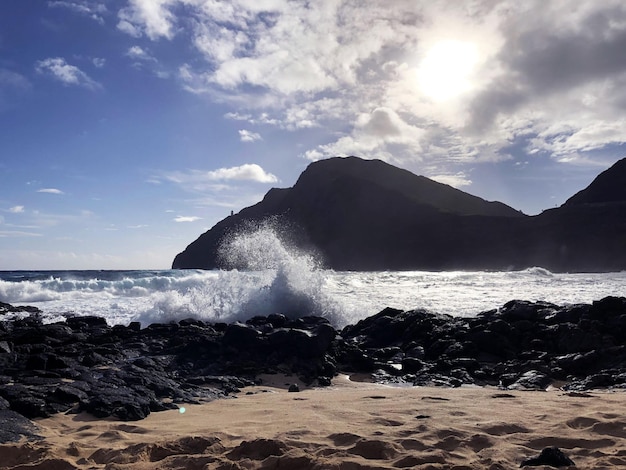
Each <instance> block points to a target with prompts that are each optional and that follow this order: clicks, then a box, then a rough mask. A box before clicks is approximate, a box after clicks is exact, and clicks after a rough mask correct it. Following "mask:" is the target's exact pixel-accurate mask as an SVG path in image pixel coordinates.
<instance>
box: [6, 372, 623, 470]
mask: <svg viewBox="0 0 626 470" xmlns="http://www.w3.org/2000/svg"><path fill="white" fill-rule="evenodd" d="M293 380H294V379H293V378H291V377H283V376H280V375H278V376H264V381H263V384H262V385H260V386H255V387H248V388H245V389H242V390H241V392H240V393H238V394H236V395H235V397H233V398H227V399H219V400H214V401H211V402H208V403H203V404H196V405H180V406H181V408H179V410H169V411H164V412H159V413H152V414H151V415H150V416H148V417H147V418H146V419H144V420H141V421H133V422H128V421H127V422H123V421H117V420H113V419H110V418H108V419H95V418H93V417H91V416H90V415H88V414H85V413H81V414H78V415H72V414H57V415H54V416H53V417H51V418H46V419H40V420H36V421H35V423H36V425H37V426H38V428H39V430H38V434H39V435H41V436H42V439H41V440H36V441H30V442H25V441H21V442H18V443H13V444H5V445H2V446H0V468H8V469H35V468H37V469H49V470H52V469H55V470H65V469H74V468H78V469H105V468H106V469H110V470H114V469H120V470H121V469H131V468H132V469H146V470H147V469H270V468H272V469H273V468H277V469H278V468H280V469H285V468H286V469H379V468H381V469H382V468H433V469H479V468H485V469H492V470H496V469H509V468H518V467H519V466H520V464H521V463H522V462H523V461H524V460H526V459H529V458H532V457H535V456H537V455H539V453H540V452H541V450H542V449H544V448H546V447H558V448H559V449H560V450H561V451H562V452H563V453H564V454H565V455H566V456H567V457H569V458H570V459H571V460H572V461H573V462H574V463H575V465H576V467H577V468H596V469H598V468H614V467H617V466H622V465H626V441H625V440H624V437H626V417H624V416H623V413H621V410H623V409H624V406H625V405H626V394H624V393H623V392H621V391H590V392H584V393H581V392H565V391H562V390H559V389H557V388H551V389H549V390H547V391H544V392H541V391H508V390H506V391H503V390H499V389H497V388H492V387H476V386H467V387H466V386H463V387H459V388H443V387H391V386H385V385H380V384H374V383H370V382H368V381H367V377H366V376H361V377H354V376H353V377H349V376H347V375H340V376H338V377H337V378H335V380H333V385H332V386H331V387H326V388H311V389H307V388H306V387H304V386H302V384H299V385H300V386H301V391H300V392H298V393H292V392H289V391H288V386H289V385H290V384H291V383H292V381H293ZM183 407H184V408H183ZM545 468H549V467H545Z"/></svg>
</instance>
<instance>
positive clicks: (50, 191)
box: [37, 188, 65, 194]
mask: <svg viewBox="0 0 626 470" xmlns="http://www.w3.org/2000/svg"><path fill="white" fill-rule="evenodd" d="M37 192H38V193H48V194H65V193H64V192H63V191H61V190H60V189H56V188H42V189H38V190H37Z"/></svg>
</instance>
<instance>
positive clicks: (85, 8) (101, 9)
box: [48, 0, 108, 24]
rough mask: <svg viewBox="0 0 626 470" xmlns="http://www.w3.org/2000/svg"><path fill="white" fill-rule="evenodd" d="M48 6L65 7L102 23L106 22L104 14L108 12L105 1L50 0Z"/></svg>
mask: <svg viewBox="0 0 626 470" xmlns="http://www.w3.org/2000/svg"><path fill="white" fill-rule="evenodd" d="M48 7H50V8H65V9H67V10H70V11H73V12H74V13H78V14H81V15H85V16H88V17H89V18H91V19H93V20H95V21H97V22H98V23H100V24H104V18H103V16H102V15H104V14H106V13H108V10H107V7H106V5H105V4H104V3H98V2H92V1H89V0H87V1H85V0H82V1H81V2H76V1H74V2H72V1H63V0H57V1H49V2H48Z"/></svg>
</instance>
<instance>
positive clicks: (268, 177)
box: [162, 163, 278, 191]
mask: <svg viewBox="0 0 626 470" xmlns="http://www.w3.org/2000/svg"><path fill="white" fill-rule="evenodd" d="M162 178H163V179H165V180H167V181H171V182H173V183H177V184H181V185H189V186H191V187H195V188H196V189H198V190H201V189H202V188H205V189H211V190H214V191H215V190H220V189H228V186H224V185H221V184H218V183H216V182H220V181H226V182H228V181H252V182H256V183H276V182H277V181H278V178H276V176H274V175H273V174H271V173H268V172H266V171H265V170H264V169H263V168H261V167H260V166H259V165H257V164H255V163H246V164H244V165H241V166H235V167H231V168H219V169H217V170H212V171H202V170H187V171H184V172H183V171H174V172H168V173H164V174H163V175H162Z"/></svg>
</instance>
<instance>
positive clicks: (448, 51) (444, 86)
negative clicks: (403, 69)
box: [417, 40, 478, 101]
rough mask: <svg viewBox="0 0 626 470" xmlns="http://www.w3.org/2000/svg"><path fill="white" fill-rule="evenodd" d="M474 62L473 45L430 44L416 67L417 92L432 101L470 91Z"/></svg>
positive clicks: (453, 43) (475, 56)
mask: <svg viewBox="0 0 626 470" xmlns="http://www.w3.org/2000/svg"><path fill="white" fill-rule="evenodd" d="M477 63H478V51H477V49H476V45H475V44H474V43H471V42H466V41H457V40H446V41H440V42H437V43H435V44H433V45H432V46H431V47H430V49H428V50H427V51H426V54H425V56H424V58H423V59H422V61H421V62H420V64H419V66H418V67H417V83H418V86H419V88H420V91H421V92H422V93H424V94H425V95H426V96H428V97H429V98H431V99H432V100H434V101H447V100H450V99H453V98H456V97H458V96H460V95H462V94H464V93H466V92H468V91H469V90H471V89H472V85H473V84H472V75H473V73H474V71H475V69H476V65H477Z"/></svg>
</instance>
